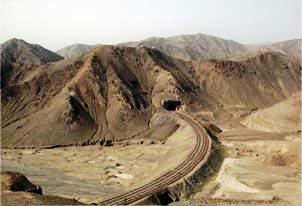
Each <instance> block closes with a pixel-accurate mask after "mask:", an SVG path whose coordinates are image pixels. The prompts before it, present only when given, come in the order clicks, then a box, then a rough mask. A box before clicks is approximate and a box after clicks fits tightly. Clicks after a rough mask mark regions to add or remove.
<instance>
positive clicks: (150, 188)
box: [98, 112, 211, 205]
mask: <svg viewBox="0 0 302 206" xmlns="http://www.w3.org/2000/svg"><path fill="white" fill-rule="evenodd" d="M174 113H175V114H176V115H178V116H179V117H180V118H182V119H183V120H185V121H186V122H187V123H188V124H189V125H190V126H191V127H192V128H193V130H194V132H195V134H196V135H195V136H196V144H195V146H194V149H193V150H192V151H191V152H190V154H189V155H188V157H187V158H186V159H185V160H184V161H183V162H182V163H181V164H179V165H178V166H177V167H176V168H174V169H173V170H170V171H168V172H166V173H165V174H163V175H162V176H160V177H158V178H156V179H155V180H153V181H151V182H149V183H147V184H145V185H143V186H141V187H138V188H135V189H133V190H131V191H129V192H127V193H124V194H121V195H118V196H116V197H113V198H111V199H108V200H105V201H103V202H100V203H99V204H98V205H129V204H133V203H135V202H137V201H139V200H142V199H144V198H146V197H149V196H151V195H153V194H156V193H159V192H161V191H163V190H164V189H165V188H167V187H168V186H170V185H172V184H174V183H176V182H178V181H179V180H181V179H182V178H184V177H185V176H186V175H188V174H189V173H190V172H192V171H194V169H196V168H197V167H198V166H202V165H203V164H204V163H205V162H206V161H205V160H206V159H207V157H208V155H209V153H210V149H211V140H210V138H209V137H208V134H207V132H206V131H205V129H204V128H203V127H202V126H201V125H200V124H199V123H198V122H196V121H195V120H194V119H192V118H191V117H189V116H188V115H185V114H183V113H180V112H174Z"/></svg>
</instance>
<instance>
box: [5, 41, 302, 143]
mask: <svg viewBox="0 0 302 206" xmlns="http://www.w3.org/2000/svg"><path fill="white" fill-rule="evenodd" d="M4 71H7V70H4ZM300 72H301V67H300V66H299V65H297V64H295V63H294V62H292V61H291V60H289V59H288V57H286V56H284V55H282V54H280V53H261V54H258V55H257V56H254V57H251V58H249V59H246V60H244V61H226V60H208V61H205V62H203V63H199V62H194V61H192V62H189V61H188V62H186V61H183V60H179V59H174V58H172V57H170V56H167V55H165V54H164V53H162V52H160V51H159V50H157V49H150V48H147V47H144V46H138V47H118V46H104V47H101V48H95V49H93V50H92V51H91V52H89V53H88V54H87V55H85V56H81V57H79V58H78V59H74V60H62V61H59V62H54V63H48V64H42V65H23V66H19V67H16V68H15V69H14V73H12V75H8V77H9V78H8V81H7V82H8V83H7V84H6V85H5V87H3V89H2V90H1V97H2V102H1V104H2V108H1V112H2V117H1V118H2V119H1V120H2V135H1V140H2V141H1V144H2V146H6V147H16V146H17V147H20V146H53V145H85V144H91V143H100V144H110V142H111V141H117V140H121V139H125V138H130V137H133V136H135V135H138V134H141V133H142V132H144V131H147V130H148V124H149V120H150V118H151V117H152V116H153V114H154V113H155V112H156V111H158V110H160V109H162V108H163V107H164V108H166V109H170V110H175V109H176V107H178V106H181V107H183V109H184V110H185V111H187V112H200V111H206V112H212V113H213V114H214V117H215V118H229V117H231V116H232V115H231V114H232V113H231V112H232V110H233V109H234V108H235V109H237V108H241V107H248V108H254V107H258V108H261V107H265V106H268V105H271V104H273V103H276V102H278V101H280V100H282V99H283V98H286V97H287V96H289V95H291V93H292V92H295V91H298V90H300V89H301V88H300ZM4 75H6V74H5V73H4Z"/></svg>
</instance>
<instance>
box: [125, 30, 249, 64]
mask: <svg viewBox="0 0 302 206" xmlns="http://www.w3.org/2000/svg"><path fill="white" fill-rule="evenodd" d="M139 44H143V45H145V46H147V47H150V48H151V47H155V48H157V49H159V50H160V51H162V52H164V53H166V54H168V55H170V56H173V57H177V58H180V59H184V60H199V59H208V58H213V59H228V58H230V57H232V56H234V55H236V54H239V53H241V52H244V51H246V50H247V49H246V47H245V46H244V45H242V44H240V43H238V42H235V41H233V40H226V39H222V38H218V37H214V36H210V35H205V34H201V33H198V34H193V35H179V36H173V37H168V38H159V37H151V38H148V39H145V40H143V41H139V42H129V43H123V44H121V45H124V46H137V45H139Z"/></svg>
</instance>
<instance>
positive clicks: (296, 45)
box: [57, 33, 302, 62]
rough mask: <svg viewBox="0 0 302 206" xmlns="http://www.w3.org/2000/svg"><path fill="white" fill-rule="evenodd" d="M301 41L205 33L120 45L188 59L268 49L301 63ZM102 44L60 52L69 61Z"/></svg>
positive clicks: (203, 58)
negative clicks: (255, 40)
mask: <svg viewBox="0 0 302 206" xmlns="http://www.w3.org/2000/svg"><path fill="white" fill-rule="evenodd" d="M301 42H302V41H301V39H293V40H288V41H282V42H276V43H265V44H259V45H244V44H240V43H238V42H236V41H233V40H226V39H222V38H218V37H215V36H210V35H205V34H201V33H198V34H193V35H179V36H173V37H168V38H160V37H151V38H148V39H145V40H142V41H137V42H126V43H121V44H118V45H119V46H129V47H135V46H137V45H140V44H142V45H145V46H147V47H149V48H152V47H154V48H156V49H158V50H160V51H162V52H164V53H165V54H168V55H170V56H173V57H176V58H179V59H184V60H205V59H231V58H234V57H236V56H238V55H243V54H248V53H251V52H255V51H259V50H263V49H267V50H272V51H279V52H282V53H284V54H286V55H288V56H290V57H292V58H293V59H294V60H295V61H298V62H300V61H301ZM98 46H100V45H84V44H74V45H71V46H68V47H65V48H63V49H60V50H58V51H57V53H58V54H60V55H62V56H64V57H65V58H77V57H79V56H81V55H83V54H85V53H87V52H89V51H90V50H91V49H93V48H95V47H98Z"/></svg>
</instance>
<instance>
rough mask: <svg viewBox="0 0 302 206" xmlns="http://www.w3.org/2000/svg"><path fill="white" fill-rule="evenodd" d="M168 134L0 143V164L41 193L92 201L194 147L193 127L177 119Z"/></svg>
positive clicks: (139, 180) (147, 177) (172, 163)
mask: <svg viewBox="0 0 302 206" xmlns="http://www.w3.org/2000/svg"><path fill="white" fill-rule="evenodd" d="M178 123H179V125H180V127H179V128H178V129H177V130H176V132H174V133H173V134H172V135H171V136H170V137H169V138H168V139H166V140H162V141H160V142H157V143H156V144H155V143H153V142H152V141H146V139H140V140H138V139H136V140H133V141H129V142H127V143H126V144H124V143H121V144H118V145H115V146H112V147H103V148H101V147H100V146H86V147H65V148H55V149H18V150H16V149H3V150H2V151H1V153H2V154H1V157H2V163H1V166H2V168H1V169H2V170H8V171H18V172H21V173H23V174H25V175H26V176H27V177H28V178H29V180H31V181H32V182H34V183H36V184H38V185H40V186H41V187H42V188H43V194H45V195H53V196H61V197H67V198H75V199H76V200H78V201H80V202H83V203H97V202H100V201H102V200H105V199H108V198H110V197H113V196H116V195H117V194H120V193H124V192H126V191H129V190H130V189H133V188H135V187H138V186H140V185H143V184H145V183H147V182H150V181H151V180H152V179H154V178H156V177H157V176H160V175H161V174H162V173H164V172H166V171H168V170H170V169H171V168H174V167H176V166H177V165H178V164H180V163H181V162H182V161H183V159H185V158H186V156H187V155H188V153H189V152H191V150H192V149H193V147H194V144H195V138H194V133H193V130H192V128H191V127H190V126H188V125H186V124H185V123H184V122H183V121H182V120H178Z"/></svg>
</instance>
